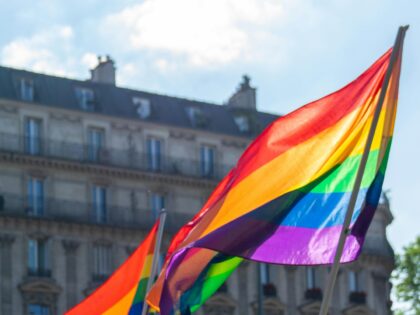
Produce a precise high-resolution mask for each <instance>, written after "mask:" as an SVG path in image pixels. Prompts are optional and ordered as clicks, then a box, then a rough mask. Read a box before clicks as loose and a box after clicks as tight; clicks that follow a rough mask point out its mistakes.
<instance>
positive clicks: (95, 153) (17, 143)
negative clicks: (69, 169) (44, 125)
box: [0, 133, 232, 180]
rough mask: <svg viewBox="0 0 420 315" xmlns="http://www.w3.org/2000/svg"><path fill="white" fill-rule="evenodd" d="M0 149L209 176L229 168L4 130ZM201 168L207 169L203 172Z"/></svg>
mask: <svg viewBox="0 0 420 315" xmlns="http://www.w3.org/2000/svg"><path fill="white" fill-rule="evenodd" d="M32 142H34V143H32ZM29 143H31V145H29ZM34 148H35V149H34ZM0 151H2V152H12V153H18V154H25V155H33V156H42V157H48V158H54V159H60V160H67V161H76V162H80V163H87V164H97V165H105V166H115V167H123V168H129V169H135V170H140V171H147V172H154V173H162V174H171V175H179V176H187V177H195V178H205V179H211V180H219V179H221V178H223V176H224V175H225V174H227V172H228V171H229V170H230V169H231V168H232V166H228V165H225V164H221V163H214V164H213V165H212V166H211V167H203V165H202V161H200V160H197V159H190V158H177V157H173V156H170V155H159V156H158V161H156V160H155V159H156V156H151V155H149V154H147V153H146V152H138V151H136V150H135V149H125V150H124V149H116V148H97V147H93V146H90V145H86V144H79V143H74V142H68V141H58V140H54V139H49V138H46V137H43V138H28V137H27V136H21V135H16V134H8V133H0ZM152 160H153V161H152ZM204 169H210V170H211V171H210V172H204V171H203V170H204Z"/></svg>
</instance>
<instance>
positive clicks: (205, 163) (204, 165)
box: [200, 145, 215, 177]
mask: <svg viewBox="0 0 420 315" xmlns="http://www.w3.org/2000/svg"><path fill="white" fill-rule="evenodd" d="M214 156H215V149H214V148H212V147H210V146H206V145H203V146H201V148H200V169H201V176H203V177H212V176H213V175H214Z"/></svg>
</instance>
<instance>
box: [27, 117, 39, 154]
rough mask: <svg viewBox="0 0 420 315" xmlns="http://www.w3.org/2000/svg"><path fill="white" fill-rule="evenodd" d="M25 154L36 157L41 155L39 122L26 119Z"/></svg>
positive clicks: (34, 119) (33, 119)
mask: <svg viewBox="0 0 420 315" xmlns="http://www.w3.org/2000/svg"><path fill="white" fill-rule="evenodd" d="M25 153H27V154H31V155H38V154H40V153H41V120H40V119H36V118H27V119H26V121H25Z"/></svg>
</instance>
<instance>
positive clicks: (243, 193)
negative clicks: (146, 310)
mask: <svg viewBox="0 0 420 315" xmlns="http://www.w3.org/2000/svg"><path fill="white" fill-rule="evenodd" d="M391 53H392V49H390V50H389V51H387V52H386V53H385V54H384V55H383V56H382V57H381V58H379V59H378V60H377V61H376V62H375V63H374V64H373V65H372V66H371V67H370V68H369V69H368V70H366V71H365V72H364V73H363V74H362V75H360V76H359V77H358V78H357V79H355V80H354V81H353V82H351V83H350V84H348V85H346V86H345V87H343V88H342V89H340V90H338V91H337V92H334V93H332V94H330V95H327V96H325V97H323V98H321V99H319V100H317V101H314V102H312V103H309V104H307V105H305V106H303V107H301V108H299V109H297V110H296V111H294V112H292V113H290V114H288V115H286V116H283V117H281V118H279V119H278V120H277V121H275V122H274V123H272V124H271V125H270V126H269V127H268V128H267V129H266V130H265V131H264V132H263V133H262V134H261V135H260V136H259V137H258V138H257V139H256V140H255V141H253V142H252V143H251V145H250V146H249V147H248V148H247V150H246V151H245V152H244V153H243V155H242V156H241V158H240V159H239V161H238V163H237V165H236V167H235V168H234V169H233V170H232V171H231V172H230V173H229V174H228V175H227V176H226V178H225V179H224V180H223V181H222V182H221V183H220V184H219V186H218V187H217V188H216V191H215V192H214V193H213V194H212V195H211V197H210V198H209V200H208V201H207V203H206V204H205V205H204V207H203V208H202V210H201V211H200V212H199V213H198V214H197V216H196V217H195V218H194V219H193V220H192V221H191V222H190V223H188V224H187V225H186V226H185V227H184V228H183V229H181V231H180V232H179V233H178V235H177V236H176V237H175V239H174V241H173V242H172V246H171V247H170V256H168V259H167V262H166V264H165V266H164V269H163V271H162V273H161V275H160V277H159V279H158V281H157V282H156V284H155V285H154V286H153V288H152V290H151V292H150V293H149V295H148V297H147V302H148V303H149V304H150V305H151V306H152V307H153V308H154V309H156V310H159V311H160V312H161V314H162V315H168V314H170V313H171V312H172V311H173V306H174V304H175V303H176V301H177V300H180V304H179V305H180V308H181V311H183V312H184V313H189V312H191V311H194V310H195V309H196V308H197V307H198V305H201V304H202V303H203V301H204V300H205V299H206V298H207V297H208V296H209V294H210V293H211V292H214V291H215V289H217V285H220V281H219V282H217V281H216V282H213V283H217V285H213V286H210V287H211V289H210V290H205V288H204V287H205V286H206V285H207V284H211V283H212V280H213V279H214V277H215V276H219V280H220V279H221V278H223V277H224V279H226V278H227V276H229V274H230V273H231V272H232V271H233V269H234V268H235V267H236V266H237V265H238V264H239V262H240V260H241V258H237V259H236V260H235V259H234V257H235V256H236V257H242V258H246V259H252V260H256V261H261V262H267V263H276V264H289V265H319V264H330V263H332V261H333V258H334V254H335V249H336V246H337V242H338V238H339V235H340V232H341V230H342V226H343V222H344V217H345V213H346V210H347V207H348V203H349V198H350V194H351V191H352V189H353V185H354V181H355V177H356V173H357V169H358V167H359V164H360V160H361V156H362V153H363V150H364V148H365V145H366V140H367V135H368V133H369V130H370V127H371V125H372V119H373V114H374V111H375V109H376V107H377V105H378V98H379V94H380V93H381V90H382V88H383V82H384V77H385V73H386V71H387V70H388V67H389V63H390V56H391ZM401 58H402V48H401V49H400V50H399V51H398V52H397V62H396V63H395V66H394V67H393V69H391V70H392V75H391V79H390V81H389V84H388V86H386V87H385V88H386V91H385V92H386V97H385V102H384V105H383V107H382V110H381V113H380V118H379V122H378V125H377V128H376V131H375V136H374V139H373V143H372V146H371V148H370V152H369V156H368V162H367V166H366V169H365V172H364V175H363V180H362V185H361V189H360V191H359V194H358V196H357V203H356V207H355V211H354V215H353V217H352V220H351V225H350V230H351V231H350V235H349V236H348V237H347V240H346V243H345V247H344V252H343V255H342V257H341V262H350V261H353V260H355V259H356V258H357V257H358V255H359V253H360V251H361V248H362V245H363V242H364V237H365V234H366V232H367V229H368V227H369V224H370V222H371V220H372V218H373V215H374V212H375V209H376V207H377V205H378V202H379V198H380V194H381V190H382V184H383V180H384V174H385V170H386V166H387V161H388V156H389V151H390V147H391V142H392V134H393V128H394V122H395V116H396V108H397V98H398V85H399V76H400V68H401ZM232 259H234V260H232ZM229 261H230V262H231V263H230V264H229V263H228V262H229ZM232 261H233V262H234V263H232ZM223 264H224V265H225V267H223ZM218 266H219V267H218ZM220 275H223V277H220Z"/></svg>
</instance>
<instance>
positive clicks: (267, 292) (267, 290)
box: [263, 283, 277, 297]
mask: <svg viewBox="0 0 420 315" xmlns="http://www.w3.org/2000/svg"><path fill="white" fill-rule="evenodd" d="M263 294H264V296H265V297H276V296H277V289H276V286H275V285H274V284H272V283H266V284H264V285H263Z"/></svg>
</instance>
